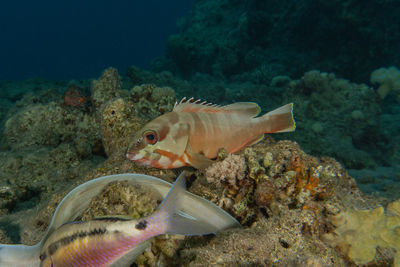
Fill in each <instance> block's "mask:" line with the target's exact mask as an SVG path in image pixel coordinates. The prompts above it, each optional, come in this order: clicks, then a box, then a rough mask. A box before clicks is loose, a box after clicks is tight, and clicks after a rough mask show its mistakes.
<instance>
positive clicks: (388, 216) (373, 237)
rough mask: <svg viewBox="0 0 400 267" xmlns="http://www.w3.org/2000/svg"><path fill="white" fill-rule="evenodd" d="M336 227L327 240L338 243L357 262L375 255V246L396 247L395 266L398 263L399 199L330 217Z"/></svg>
mask: <svg viewBox="0 0 400 267" xmlns="http://www.w3.org/2000/svg"><path fill="white" fill-rule="evenodd" d="M332 222H333V224H334V225H335V226H336V227H337V228H336V229H335V231H334V233H330V234H327V235H326V236H325V238H326V240H327V241H328V242H329V243H331V244H332V245H334V246H338V247H339V248H340V249H341V250H342V251H343V252H344V253H346V254H347V256H349V257H350V259H351V260H353V261H354V262H355V263H356V264H366V263H368V262H370V261H372V260H373V259H374V258H375V255H376V248H377V247H381V248H389V249H393V250H395V251H396V252H397V253H396V256H395V265H394V266H400V262H399V252H400V199H399V200H397V201H395V202H393V203H390V204H389V205H388V206H387V208H386V211H385V209H384V208H383V207H377V208H375V209H373V210H347V211H344V212H342V213H340V214H338V215H335V216H333V217H332Z"/></svg>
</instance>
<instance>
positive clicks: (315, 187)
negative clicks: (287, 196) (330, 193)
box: [287, 154, 320, 196]
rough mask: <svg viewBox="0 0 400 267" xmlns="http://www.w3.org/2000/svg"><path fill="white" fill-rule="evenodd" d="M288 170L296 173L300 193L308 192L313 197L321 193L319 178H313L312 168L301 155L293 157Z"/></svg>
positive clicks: (297, 187)
mask: <svg viewBox="0 0 400 267" xmlns="http://www.w3.org/2000/svg"><path fill="white" fill-rule="evenodd" d="M287 169H288V170H291V171H295V172H296V189H297V190H298V191H301V190H302V189H303V190H305V191H306V190H307V191H309V192H310V194H311V196H314V195H316V194H317V193H319V192H320V188H319V178H318V177H315V176H313V174H312V172H311V170H310V169H311V168H310V166H308V165H307V164H306V162H305V160H304V159H303V158H301V157H300V156H299V155H297V154H293V155H292V157H291V159H290V163H289V166H288V168H287Z"/></svg>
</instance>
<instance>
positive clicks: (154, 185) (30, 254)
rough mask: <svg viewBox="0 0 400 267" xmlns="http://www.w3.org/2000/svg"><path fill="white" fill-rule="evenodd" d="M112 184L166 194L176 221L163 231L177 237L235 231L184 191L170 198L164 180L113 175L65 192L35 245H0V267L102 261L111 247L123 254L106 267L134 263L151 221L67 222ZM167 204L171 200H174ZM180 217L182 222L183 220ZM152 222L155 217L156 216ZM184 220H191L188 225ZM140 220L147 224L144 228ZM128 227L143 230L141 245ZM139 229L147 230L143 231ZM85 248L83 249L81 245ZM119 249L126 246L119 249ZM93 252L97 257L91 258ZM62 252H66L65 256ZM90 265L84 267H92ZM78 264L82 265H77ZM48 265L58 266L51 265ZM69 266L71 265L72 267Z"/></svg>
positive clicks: (227, 219)
mask: <svg viewBox="0 0 400 267" xmlns="http://www.w3.org/2000/svg"><path fill="white" fill-rule="evenodd" d="M117 181H119V182H126V183H128V184H129V185H140V186H143V187H144V188H146V189H148V190H150V191H151V192H152V194H153V195H154V197H155V198H156V199H157V200H159V201H161V200H163V199H165V198H166V197H167V195H168V199H169V201H167V203H173V204H174V205H173V206H175V208H176V209H175V214H176V213H178V214H177V215H176V216H173V218H174V219H176V220H172V221H169V222H174V223H173V224H169V226H168V227H167V229H166V231H167V232H171V233H172V232H176V233H181V234H185V233H186V234H187V233H191V234H196V232H197V234H202V233H216V232H218V231H221V230H224V229H228V228H232V227H240V224H239V223H238V222H237V221H236V220H235V219H234V218H233V217H232V216H230V215H229V214H228V213H227V212H225V211H224V210H223V209H221V208H219V207H218V206H216V205H214V204H213V203H211V202H209V201H207V200H205V199H204V198H201V197H199V196H196V195H194V194H192V193H190V192H188V191H184V190H183V189H180V190H178V191H180V192H182V191H184V194H183V196H182V197H180V196H181V194H180V193H178V194H176V193H173V191H171V184H170V183H168V182H166V181H164V180H161V179H159V178H156V177H152V176H148V175H144V174H137V173H122V174H114V175H108V176H103V177H99V178H96V179H93V180H90V181H88V182H86V183H83V184H81V185H79V186H77V187H75V188H74V189H73V190H72V191H70V192H69V193H68V194H67V195H66V196H65V197H64V198H63V199H62V200H61V201H60V203H59V204H58V206H57V208H56V210H55V212H54V215H53V217H52V220H51V222H50V224H49V227H48V228H47V231H46V232H45V233H44V235H43V237H42V239H41V241H39V242H38V243H37V244H35V245H33V246H29V245H22V244H0V267H39V266H40V265H42V266H46V264H47V265H48V264H49V262H48V261H49V259H52V260H58V261H61V262H64V263H65V260H68V257H67V259H63V257H65V256H68V255H69V254H71V253H72V252H74V254H73V255H75V258H76V259H75V261H76V260H77V259H78V258H80V259H81V260H82V259H84V260H85V261H88V262H94V259H92V260H87V259H86V258H85V257H87V256H86V255H95V256H96V255H97V256H99V255H102V258H108V259H109V258H110V257H113V256H112V255H111V256H110V255H109V254H107V252H108V251H112V250H115V244H117V246H118V248H117V249H116V250H117V252H115V251H114V253H120V252H119V251H118V250H123V253H122V254H118V255H119V256H115V257H114V258H113V260H114V263H112V264H111V265H110V266H118V267H124V266H130V265H131V264H132V262H133V260H134V259H135V258H136V257H137V256H138V255H140V254H142V253H143V251H144V250H145V249H146V248H147V247H148V246H149V245H150V241H151V239H147V240H144V239H146V238H147V236H152V234H150V235H148V233H147V236H146V232H145V231H150V229H152V228H151V226H152V225H153V224H152V223H151V220H150V218H151V216H150V218H142V219H141V220H138V221H133V220H127V218H126V217H125V218H120V217H117V218H115V217H110V218H107V219H104V218H102V219H96V220H92V221H89V222H80V223H78V222H75V223H69V222H71V221H74V220H75V219H76V218H77V217H79V216H80V215H81V214H82V212H84V210H86V209H87V208H88V207H89V206H90V203H91V202H92V200H93V198H94V197H96V196H97V195H98V194H100V193H101V191H102V190H104V188H105V187H106V186H107V185H108V184H110V183H113V182H117ZM178 181H179V180H178ZM177 185H178V184H175V187H176V186H177ZM179 185H180V186H179V188H182V187H183V186H181V184H179ZM175 190H176V188H175ZM171 193H172V194H171ZM173 196H175V197H173ZM171 197H172V198H171ZM172 199H175V201H174V200H172ZM165 201H166V200H165ZM161 207H164V210H168V211H170V213H167V214H171V213H172V211H173V209H171V208H168V206H167V205H166V204H165V203H164V204H161V205H160V206H159V208H158V211H160V210H161V209H162V208H161ZM155 214H157V213H155ZM159 214H160V213H159ZM164 214H165V213H164ZM182 216H184V217H185V218H182ZM153 218H160V216H158V217H153ZM189 218H190V220H188V219H189ZM123 219H125V220H123ZM144 220H145V221H146V222H147V224H144ZM125 222H126V224H125ZM149 222H150V223H149ZM132 225H133V227H134V228H135V229H136V225H138V228H139V229H137V230H140V229H141V230H143V229H144V228H146V229H145V231H141V232H139V233H140V234H141V235H140V234H139V236H141V238H143V240H144V241H143V242H140V241H139V240H140V238H138V237H137V236H135V233H138V232H135V230H133V229H132V227H131V226H132ZM144 225H145V226H146V227H144ZM154 225H159V224H154ZM173 226H175V227H173ZM116 229H118V231H120V232H121V235H118V233H117V232H115V231H114V230H116ZM132 232H133V234H132ZM143 234H144V235H143ZM128 239H129V242H126V243H127V244H126V243H124V240H128ZM107 242H108V243H107ZM113 242H116V243H113ZM85 243H86V244H88V245H87V246H86V245H85ZM124 244H125V245H126V246H124ZM85 246H86V247H85ZM77 247H80V248H82V251H86V252H85V253H81V252H80V251H81V250H80V249H78V250H77ZM88 247H90V248H92V250H91V251H87V250H85V249H87V248H88ZM129 248H130V249H129ZM94 251H97V252H96V253H94ZM100 251H102V252H100ZM64 252H66V254H65V253H64ZM49 255H50V256H49ZM97 256H96V257H97ZM118 257H119V258H118ZM41 259H42V260H41ZM58 261H57V262H58ZM99 261H100V260H99V259H97V258H96V262H97V263H98V262H99ZM90 264H92V263H90ZM90 264H88V266H91V265H90ZM107 264H108V263H107ZM76 265H77V264H75V266H76ZM79 265H80V266H82V264H79ZM53 266H58V265H54V264H53ZM69 266H74V264H71V265H69ZM92 266H93V265H92ZM99 266H101V264H99Z"/></svg>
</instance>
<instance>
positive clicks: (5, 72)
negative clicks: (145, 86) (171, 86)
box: [0, 0, 194, 80]
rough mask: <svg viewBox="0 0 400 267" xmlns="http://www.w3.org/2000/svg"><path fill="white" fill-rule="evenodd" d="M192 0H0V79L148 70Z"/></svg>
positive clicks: (78, 76)
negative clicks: (132, 67) (134, 67)
mask: <svg viewBox="0 0 400 267" xmlns="http://www.w3.org/2000/svg"><path fill="white" fill-rule="evenodd" d="M193 2H194V0H175V1H155V0H147V1H129V0H121V1H115V2H110V1H104V0H100V1H76V0H75V1H74V0H73V1H45V0H41V1H27V0H25V1H1V2H0V25H1V37H0V62H1V64H0V80H5V79H6V80H20V79H25V78H28V77H32V76H42V77H46V78H51V79H77V78H88V77H95V76H97V75H98V74H99V73H100V72H101V71H102V70H103V69H104V68H106V67H108V66H114V67H116V68H118V69H119V70H121V71H124V70H125V69H126V68H127V67H128V66H130V65H137V66H139V67H142V68H149V66H150V64H151V61H152V60H153V59H154V58H156V57H158V56H161V55H162V54H163V53H164V49H165V42H166V40H167V38H168V36H169V35H170V34H172V33H173V32H174V31H175V24H176V20H177V19H178V18H179V17H182V16H186V15H187V14H188V13H189V11H190V9H191V7H192V4H193Z"/></svg>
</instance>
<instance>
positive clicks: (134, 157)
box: [126, 151, 144, 161]
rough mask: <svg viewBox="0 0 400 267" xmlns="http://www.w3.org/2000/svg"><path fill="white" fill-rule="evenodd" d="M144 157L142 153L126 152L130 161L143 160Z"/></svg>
mask: <svg viewBox="0 0 400 267" xmlns="http://www.w3.org/2000/svg"><path fill="white" fill-rule="evenodd" d="M143 156H144V155H142V154H140V153H135V152H130V151H128V152H126V158H127V159H129V160H132V161H137V160H140V159H143Z"/></svg>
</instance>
